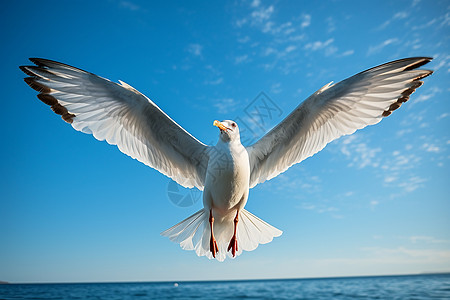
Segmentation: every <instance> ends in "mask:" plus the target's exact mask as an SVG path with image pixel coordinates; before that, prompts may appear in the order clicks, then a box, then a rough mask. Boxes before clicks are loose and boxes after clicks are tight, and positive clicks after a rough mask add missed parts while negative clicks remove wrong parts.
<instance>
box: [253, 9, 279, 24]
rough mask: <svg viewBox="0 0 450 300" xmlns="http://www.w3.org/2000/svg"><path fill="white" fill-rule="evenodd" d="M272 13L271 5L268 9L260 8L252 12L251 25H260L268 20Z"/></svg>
mask: <svg viewBox="0 0 450 300" xmlns="http://www.w3.org/2000/svg"><path fill="white" fill-rule="evenodd" d="M273 12H274V7H273V5H270V6H269V7H260V8H259V9H257V10H254V11H253V12H252V13H251V15H250V16H251V22H252V24H261V23H263V22H264V21H267V20H269V19H270V17H271V16H272V13H273Z"/></svg>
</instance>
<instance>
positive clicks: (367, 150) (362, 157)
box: [338, 134, 381, 169]
mask: <svg viewBox="0 0 450 300" xmlns="http://www.w3.org/2000/svg"><path fill="white" fill-rule="evenodd" d="M338 143H339V145H340V151H341V153H342V154H344V155H345V156H346V157H347V158H348V159H349V160H350V163H349V165H348V166H349V167H356V168H358V169H362V168H365V167H368V166H371V167H378V166H379V165H380V159H379V158H378V157H377V153H379V152H381V148H380V147H376V148H371V147H370V146H369V145H368V144H367V143H365V142H362V141H361V138H360V135H358V134H353V135H349V136H345V137H343V138H341V140H340V141H338Z"/></svg>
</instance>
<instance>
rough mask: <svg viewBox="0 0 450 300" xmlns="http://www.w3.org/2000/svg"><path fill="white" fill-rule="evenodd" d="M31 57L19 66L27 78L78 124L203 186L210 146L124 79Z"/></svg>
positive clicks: (183, 182)
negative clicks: (32, 64) (112, 78)
mask: <svg viewBox="0 0 450 300" xmlns="http://www.w3.org/2000/svg"><path fill="white" fill-rule="evenodd" d="M30 60H31V61H32V62H33V63H34V64H35V65H34V66H22V67H20V68H21V70H22V71H23V72H25V73H26V74H27V75H28V76H30V77H27V78H25V82H26V83H27V84H28V85H30V87H32V88H33V89H35V90H37V91H38V92H40V94H39V95H38V98H39V99H40V100H41V101H42V102H44V103H45V104H47V105H50V106H51V108H52V110H53V111H54V112H55V113H57V114H59V115H61V116H62V118H63V119H64V120H65V121H66V122H68V123H70V124H71V125H72V127H73V128H74V129H76V130H78V131H81V132H84V133H89V134H92V135H93V136H94V137H95V138H96V139H98V140H100V141H103V140H106V141H107V142H108V143H109V144H112V145H117V147H118V148H119V149H120V151H122V152H123V153H125V154H127V155H129V156H131V157H132V158H134V159H137V160H139V161H140V162H142V163H144V164H146V165H148V166H150V167H152V168H155V169H156V170H158V171H160V172H161V173H163V174H165V175H167V176H169V177H170V178H172V179H173V180H175V181H176V182H178V183H179V184H181V185H183V186H185V187H189V188H191V187H197V188H198V189H200V190H202V189H203V186H204V181H205V172H206V166H207V161H208V159H209V158H208V151H209V150H208V147H207V146H206V145H205V144H203V143H201V142H199V141H198V140H197V139H195V138H194V137H193V136H192V135H190V134H189V133H188V132H187V131H186V130H184V129H183V128H182V127H181V126H179V125H178V124H177V123H175V122H174V121H173V120H172V119H171V118H170V117H169V116H167V115H166V114H165V113H164V112H163V111H162V110H161V109H160V108H159V107H158V106H156V105H155V104H154V103H153V102H152V101H151V100H150V99H148V98H147V97H145V96H144V95H143V94H141V93H140V92H138V91H137V90H136V89H134V88H132V87H131V86H129V85H128V84H126V83H124V82H120V83H121V84H117V83H114V82H111V81H109V80H107V79H104V78H101V77H99V76H97V75H94V74H92V73H89V72H86V71H83V70H81V69H78V68H75V67H72V66H69V65H66V64H62V63H59V62H55V61H51V60H47V59H41V58H31V59H30Z"/></svg>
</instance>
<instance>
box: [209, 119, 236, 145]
mask: <svg viewBox="0 0 450 300" xmlns="http://www.w3.org/2000/svg"><path fill="white" fill-rule="evenodd" d="M213 125H214V126H216V127H218V128H219V129H220V139H221V140H222V141H224V142H229V141H234V140H238V141H240V135H239V127H238V126H237V124H236V122H234V121H231V120H224V121H222V122H219V121H217V120H215V121H214V123H213Z"/></svg>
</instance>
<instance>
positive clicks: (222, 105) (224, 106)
mask: <svg viewBox="0 0 450 300" xmlns="http://www.w3.org/2000/svg"><path fill="white" fill-rule="evenodd" d="M214 107H215V108H216V109H217V111H218V113H220V114H228V113H231V112H233V111H235V110H236V108H237V107H238V102H237V101H235V100H234V99H233V98H222V99H217V100H215V101H214Z"/></svg>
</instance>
